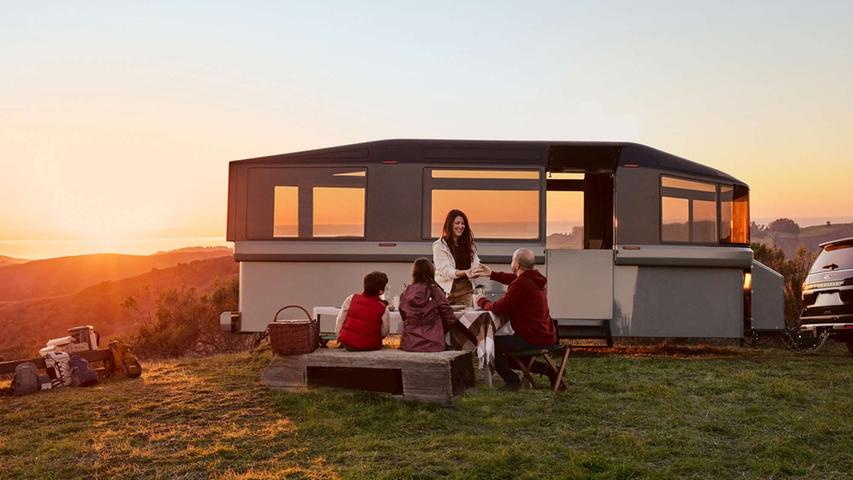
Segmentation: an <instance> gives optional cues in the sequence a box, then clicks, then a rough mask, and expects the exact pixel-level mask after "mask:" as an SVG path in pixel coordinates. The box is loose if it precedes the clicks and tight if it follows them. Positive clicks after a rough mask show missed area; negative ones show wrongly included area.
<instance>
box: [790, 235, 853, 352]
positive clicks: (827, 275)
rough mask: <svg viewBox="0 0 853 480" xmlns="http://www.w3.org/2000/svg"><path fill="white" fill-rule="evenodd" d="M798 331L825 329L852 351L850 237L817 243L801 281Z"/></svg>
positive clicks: (852, 255) (852, 248)
mask: <svg viewBox="0 0 853 480" xmlns="http://www.w3.org/2000/svg"><path fill="white" fill-rule="evenodd" d="M800 331H802V332H810V333H812V334H814V335H819V334H822V333H824V332H826V333H828V334H829V336H830V338H832V339H833V340H836V341H839V342H845V343H846V344H847V350H849V351H850V353H851V354H853V237H850V238H843V239H840V240H833V241H831V242H825V243H821V244H820V253H819V254H818V256H817V258H816V259H815V261H814V264H813V265H812V268H811V270H809V275H808V276H807V277H806V281H805V283H803V312H802V313H801V314H800Z"/></svg>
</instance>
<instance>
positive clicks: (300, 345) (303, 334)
mask: <svg viewBox="0 0 853 480" xmlns="http://www.w3.org/2000/svg"><path fill="white" fill-rule="evenodd" d="M289 308H296V309H299V310H302V312H303V313H305V317H306V318H305V320H278V314H279V313H281V312H283V311H284V310H287V309H289ZM267 328H268V329H269V333H270V347H272V351H273V353H277V354H279V355H301V354H303V353H311V352H313V351H314V350H316V349H317V347H318V346H319V344H320V325H319V322H318V321H317V320H314V319H313V318H311V314H310V313H308V310H305V309H304V308H302V307H300V306H299V305H285V306H284V307H281V308H279V309H278V311H277V312H275V316H274V317H273V321H272V323H270V324H269V326H268V327H267Z"/></svg>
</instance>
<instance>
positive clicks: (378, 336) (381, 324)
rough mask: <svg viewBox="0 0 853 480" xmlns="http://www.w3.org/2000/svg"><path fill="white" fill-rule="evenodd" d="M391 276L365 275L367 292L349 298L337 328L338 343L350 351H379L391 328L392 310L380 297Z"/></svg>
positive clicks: (342, 308)
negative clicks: (390, 310) (390, 311)
mask: <svg viewBox="0 0 853 480" xmlns="http://www.w3.org/2000/svg"><path fill="white" fill-rule="evenodd" d="M387 284H388V276H387V275H385V274H384V273H382V272H370V273H368V274H367V275H365V276H364V291H362V292H361V293H353V294H352V295H350V296H348V297H347V298H346V299H345V300H344V303H343V305H341V312H340V313H339V314H338V319H337V322H336V325H335V332H337V334H338V343H339V344H341V346H343V347H344V348H346V349H347V350H379V349H381V348H382V339H383V338H385V337H386V336H387V335H388V331H389V330H390V327H391V315H390V314H389V313H388V307H387V305H385V303H384V302H383V301H382V300H381V299H380V298H379V296H380V295H382V294H383V293H385V286H386V285H387Z"/></svg>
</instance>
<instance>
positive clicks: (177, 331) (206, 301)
mask: <svg viewBox="0 0 853 480" xmlns="http://www.w3.org/2000/svg"><path fill="white" fill-rule="evenodd" d="M238 297H239V281H238V280H237V279H236V278H235V279H233V280H231V281H229V282H228V283H227V284H225V285H216V286H214V288H213V289H211V290H210V291H209V292H207V293H204V294H202V295H199V294H198V293H197V292H196V290H195V289H194V288H185V289H180V290H178V289H171V290H166V291H164V292H162V293H161V294H160V296H159V298H158V299H157V302H156V313H155V319H154V321H153V322H151V323H146V324H143V325H142V326H140V327H139V330H138V331H137V332H136V334H135V335H134V336H133V337H132V338H131V343H132V345H133V348H134V351H135V352H136V353H138V354H139V355H141V356H143V357H177V356H181V355H185V354H187V353H199V354H208V353H217V352H230V351H235V350H242V349H245V348H247V347H248V346H249V344H250V342H251V340H252V338H251V337H248V336H246V335H233V334H230V333H226V332H223V331H221V330H220V328H219V314H220V313H221V312H223V311H226V310H232V311H233V310H237V299H238ZM122 306H123V307H125V308H127V309H136V308H137V303H136V301H135V300H134V299H133V298H132V297H131V298H128V299H127V300H125V301H124V302H123V303H122Z"/></svg>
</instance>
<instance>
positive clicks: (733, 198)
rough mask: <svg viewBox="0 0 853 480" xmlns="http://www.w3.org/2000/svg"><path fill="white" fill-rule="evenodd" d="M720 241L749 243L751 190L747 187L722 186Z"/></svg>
mask: <svg viewBox="0 0 853 480" xmlns="http://www.w3.org/2000/svg"><path fill="white" fill-rule="evenodd" d="M720 243H727V244H748V243H749V191H748V190H747V189H746V187H741V186H737V187H735V186H732V185H721V186H720Z"/></svg>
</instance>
